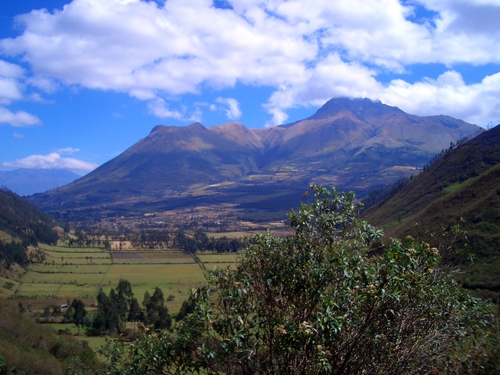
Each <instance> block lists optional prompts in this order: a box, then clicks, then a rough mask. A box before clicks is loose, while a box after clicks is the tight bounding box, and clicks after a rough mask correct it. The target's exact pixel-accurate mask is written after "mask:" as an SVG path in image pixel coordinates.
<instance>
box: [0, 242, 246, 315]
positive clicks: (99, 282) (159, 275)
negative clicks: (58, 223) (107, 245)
mask: <svg viewBox="0 0 500 375" xmlns="http://www.w3.org/2000/svg"><path fill="white" fill-rule="evenodd" d="M40 248H41V249H42V250H43V252H44V254H45V261H44V262H42V263H37V264H32V265H30V267H29V269H28V270H27V271H25V272H24V273H23V274H22V275H20V277H19V280H18V281H16V282H12V281H11V280H9V279H4V278H0V287H1V286H2V285H3V286H4V287H3V288H1V289H0V298H8V297H11V298H14V299H16V300H17V299H20V300H22V301H25V300H26V301H27V300H30V301H35V300H36V301H40V304H41V305H49V304H52V303H54V304H58V303H59V302H60V301H67V300H72V299H74V298H79V299H85V300H87V301H95V297H96V296H97V293H98V292H99V289H100V288H103V290H104V291H105V292H106V293H107V294H108V293H109V291H110V290H111V288H114V287H116V286H117V285H118V281H119V280H120V279H125V280H128V281H129V282H130V283H131V284H132V288H133V292H134V296H135V297H136V298H137V299H138V301H139V302H142V300H143V298H144V293H145V292H146V291H147V292H148V293H149V294H153V292H154V289H155V288H156V287H159V288H161V289H162V291H163V294H164V297H165V300H166V305H167V307H168V309H169V310H170V312H171V313H172V314H176V313H177V311H178V310H179V308H180V306H181V304H182V302H183V301H184V300H185V299H186V296H187V294H188V292H189V291H190V290H191V289H192V288H195V287H198V286H201V285H203V284H204V283H205V277H206V275H205V272H206V271H205V270H204V269H203V267H202V266H201V265H200V264H198V263H196V261H195V259H194V258H193V257H192V256H191V255H189V254H186V253H184V252H180V251H173V250H151V251H147V250H129V251H110V252H108V251H105V250H103V249H95V248H90V249H86V248H67V247H63V246H49V245H42V246H41V247H40ZM202 257H203V258H204V260H202V262H205V261H206V262H207V264H208V267H207V268H208V269H211V268H213V267H214V266H215V265H218V266H220V267H221V266H226V265H228V264H231V263H232V262H234V260H235V259H236V256H235V254H207V255H202ZM91 304H93V303H91Z"/></svg>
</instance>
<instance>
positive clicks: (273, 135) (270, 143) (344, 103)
mask: <svg viewBox="0 0 500 375" xmlns="http://www.w3.org/2000/svg"><path fill="white" fill-rule="evenodd" d="M359 116H361V117H359ZM377 116H378V117H377ZM380 116H382V117H380ZM443 122H444V124H445V125H443ZM479 129H480V128H479V127H477V126H475V125H471V124H467V123H465V122H463V121H461V120H456V119H452V118H446V119H442V118H433V117H419V116H415V115H408V114H406V113H405V112H403V111H401V110H400V109H398V108H396V107H389V106H386V105H384V104H382V103H380V102H374V101H371V100H370V99H348V98H340V99H332V100H331V101H329V102H327V103H326V104H325V105H324V106H323V107H322V108H320V109H319V110H318V111H317V112H316V113H315V114H313V115H312V116H310V117H308V118H306V119H304V120H300V121H296V122H294V123H291V124H285V125H280V126H275V127H269V128H259V129H251V128H246V127H245V126H244V125H243V124H240V123H237V122H230V123H226V124H223V125H220V126H212V127H208V128H207V127H205V126H203V125H202V124H201V123H199V122H195V123H193V124H191V125H189V126H185V127H176V126H164V125H158V126H155V127H154V128H153V129H152V131H151V132H150V133H149V134H148V135H147V136H146V137H145V138H143V139H141V140H139V141H138V142H137V143H136V144H134V145H133V146H131V147H130V148H129V149H127V150H125V151H124V152H123V153H122V154H120V155H119V156H118V157H116V158H114V159H112V160H110V161H108V162H107V163H105V164H103V165H102V166H100V167H99V168H97V169H96V170H94V171H93V172H91V173H89V174H88V175H87V176H85V177H83V178H81V179H80V180H78V181H77V182H76V183H73V184H70V185H67V186H64V187H61V188H58V189H56V190H53V191H50V192H47V193H45V194H37V195H35V196H33V197H31V198H30V199H31V200H32V201H33V202H34V203H36V204H37V205H39V206H40V207H42V208H44V209H48V210H52V211H54V210H61V209H69V208H77V207H91V206H92V205H97V206H101V205H102V204H110V205H113V204H127V202H129V203H132V202H140V201H143V202H146V201H164V200H168V199H172V198H174V197H176V196H185V195H186V194H187V195H189V194H196V195H197V196H200V195H213V194H214V192H213V191H209V190H208V187H209V186H213V185H217V184H221V183H223V182H225V183H226V182H227V183H231V184H233V185H235V184H236V185H238V184H239V185H241V184H243V185H245V186H249V185H260V186H262V185H265V186H273V187H274V188H276V189H278V187H279V186H281V187H285V188H287V187H290V186H295V187H302V186H303V187H305V188H307V186H308V185H309V183H311V182H318V183H324V184H328V185H336V186H339V187H341V188H351V189H355V190H358V191H359V192H362V191H367V190H368V189H370V188H372V187H373V186H376V185H377V184H378V185H383V184H386V183H389V182H391V181H393V180H395V179H397V178H399V177H401V176H402V175H407V174H409V173H411V171H414V172H415V171H416V170H417V168H419V167H421V166H423V165H424V164H425V163H426V162H427V161H428V160H429V159H430V158H431V157H432V156H433V155H434V154H435V153H437V152H439V151H440V150H441V149H442V148H444V147H447V145H448V144H449V142H451V141H456V140H457V139H459V138H462V137H463V136H464V135H466V134H470V133H473V132H477V131H479ZM433 133H438V134H436V135H433V136H432V137H431V138H432V141H431V142H430V143H431V145H430V146H429V145H427V140H428V139H429V134H433ZM349 171H351V172H349ZM200 189H202V190H203V191H201V192H200ZM288 208H289V207H287V209H288ZM52 211H51V212H52Z"/></svg>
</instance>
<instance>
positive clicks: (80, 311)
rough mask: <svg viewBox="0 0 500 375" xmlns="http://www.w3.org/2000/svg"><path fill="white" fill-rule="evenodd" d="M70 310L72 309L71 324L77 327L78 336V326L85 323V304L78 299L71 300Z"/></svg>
mask: <svg viewBox="0 0 500 375" xmlns="http://www.w3.org/2000/svg"><path fill="white" fill-rule="evenodd" d="M71 308H72V309H73V323H74V324H75V325H76V326H77V328H78V335H80V326H81V325H83V323H84V322H85V316H86V315H87V310H85V304H84V303H83V301H82V300H79V299H74V300H73V302H72V303H71Z"/></svg>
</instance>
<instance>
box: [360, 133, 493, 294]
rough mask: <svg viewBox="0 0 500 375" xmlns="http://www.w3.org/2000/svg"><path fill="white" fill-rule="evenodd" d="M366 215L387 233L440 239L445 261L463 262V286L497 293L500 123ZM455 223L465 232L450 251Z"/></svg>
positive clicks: (445, 156)
mask: <svg viewBox="0 0 500 375" xmlns="http://www.w3.org/2000/svg"><path fill="white" fill-rule="evenodd" d="M364 218H365V219H366V220H368V221H369V222H370V223H371V224H374V225H376V226H381V227H383V228H385V236H386V238H391V237H393V238H403V237H404V236H406V235H412V236H413V237H415V238H419V239H420V240H424V241H427V242H429V243H431V244H433V245H435V246H438V245H440V244H441V249H442V251H443V257H444V260H445V263H451V264H453V265H455V266H457V265H460V268H461V270H462V273H458V274H456V275H455V277H456V279H457V280H458V281H459V282H461V283H462V284H463V286H464V287H466V288H469V289H471V290H473V291H474V293H475V294H477V295H480V296H483V297H488V298H492V299H494V300H496V299H497V298H499V297H500V274H499V273H498V269H499V268H500V125H499V126H497V127H495V128H493V129H491V130H489V131H487V132H484V133H482V134H480V135H478V136H477V137H475V138H474V139H472V140H470V141H468V142H466V143H464V144H460V145H458V146H455V147H450V148H449V149H448V150H446V151H445V152H444V153H443V155H442V156H441V157H440V158H438V159H437V160H436V161H435V162H433V163H432V164H431V165H430V166H429V167H428V168H426V169H425V171H423V172H422V173H421V174H419V175H418V176H414V177H413V178H411V179H409V180H407V181H406V182H405V183H402V184H400V187H399V189H398V190H397V191H396V192H395V193H394V194H392V195H391V196H390V197H388V198H387V199H385V200H384V201H382V202H380V203H378V204H377V205H375V206H373V207H371V208H370V209H368V210H367V211H366V212H365V213H364ZM416 224H418V225H416ZM457 225H458V226H459V227H458V228H459V230H460V231H462V230H465V232H466V237H467V238H466V240H465V239H464V238H463V237H458V238H457V240H458V243H457V246H456V249H457V250H461V252H456V251H449V250H446V248H447V246H448V245H449V244H450V243H451V239H452V238H453V237H454V233H453V227H454V226H455V232H456V229H457V227H456V226H457ZM458 233H460V232H458ZM470 258H473V261H472V262H471V261H470Z"/></svg>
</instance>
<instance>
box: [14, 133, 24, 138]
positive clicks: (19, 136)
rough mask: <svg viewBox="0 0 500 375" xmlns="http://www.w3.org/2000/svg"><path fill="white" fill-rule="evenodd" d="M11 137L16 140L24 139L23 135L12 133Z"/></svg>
mask: <svg viewBox="0 0 500 375" xmlns="http://www.w3.org/2000/svg"><path fill="white" fill-rule="evenodd" d="M12 135H13V136H14V138H17V139H23V138H24V134H19V133H14V134H12Z"/></svg>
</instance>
